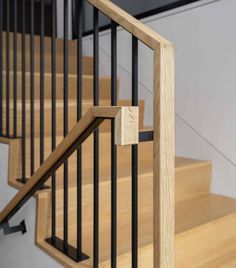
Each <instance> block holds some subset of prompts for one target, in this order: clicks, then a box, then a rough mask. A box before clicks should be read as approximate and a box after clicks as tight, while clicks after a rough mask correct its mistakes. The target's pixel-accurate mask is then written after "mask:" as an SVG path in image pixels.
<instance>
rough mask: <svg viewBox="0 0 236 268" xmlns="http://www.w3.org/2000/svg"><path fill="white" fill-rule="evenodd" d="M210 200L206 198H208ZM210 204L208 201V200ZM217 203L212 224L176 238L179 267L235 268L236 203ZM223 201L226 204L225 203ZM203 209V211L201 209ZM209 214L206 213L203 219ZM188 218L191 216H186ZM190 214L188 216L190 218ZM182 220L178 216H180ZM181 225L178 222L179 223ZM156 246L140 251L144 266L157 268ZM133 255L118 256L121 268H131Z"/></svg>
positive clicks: (104, 266)
mask: <svg viewBox="0 0 236 268" xmlns="http://www.w3.org/2000/svg"><path fill="white" fill-rule="evenodd" d="M205 200H206V198H205ZM206 201H207V200H206ZM209 202H210V204H211V203H212V202H214V204H215V205H214V209H215V211H217V210H218V209H219V210H222V211H224V213H218V212H217V213H216V214H215V213H214V209H213V206H212V208H211V210H210V211H209V214H212V215H213V217H212V219H209V215H206V218H208V222H206V223H204V224H201V225H198V226H196V227H194V228H192V229H189V230H187V231H183V232H181V233H178V234H177V235H176V265H175V267H176V268H188V267H191V268H192V267H193V268H234V267H236V228H235V224H236V213H234V212H235V209H236V208H235V200H232V199H228V198H226V197H219V198H218V197H217V196H214V197H213V198H212V197H211V198H210V200H209ZM221 202H223V205H222V204H221ZM198 210H200V208H198ZM204 214H205V211H204V212H202V216H203V215H204ZM186 215H187V214H186ZM189 216H190V214H189V215H187V217H189ZM177 218H178V215H177ZM176 225H178V223H176ZM152 260H153V245H152V244H149V245H147V246H144V247H140V248H139V265H140V267H149V268H152V267H153V262H152ZM130 261H131V254H130V252H128V253H126V254H123V255H121V256H119V257H118V259H117V262H118V265H117V267H122V268H129V267H130ZM109 265H110V261H106V262H103V263H101V264H100V267H102V268H108V267H110V266H109Z"/></svg>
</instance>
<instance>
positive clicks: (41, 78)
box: [40, 0, 45, 165]
mask: <svg viewBox="0 0 236 268" xmlns="http://www.w3.org/2000/svg"><path fill="white" fill-rule="evenodd" d="M44 8H45V0H41V6H40V9H41V12H40V165H41V164H42V163H43V161H44V19H45V18H44V12H45V10H44Z"/></svg>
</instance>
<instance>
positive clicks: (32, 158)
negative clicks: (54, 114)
mask: <svg viewBox="0 0 236 268" xmlns="http://www.w3.org/2000/svg"><path fill="white" fill-rule="evenodd" d="M30 14H31V25H30V159H31V164H30V172H31V175H33V174H34V0H31V6H30Z"/></svg>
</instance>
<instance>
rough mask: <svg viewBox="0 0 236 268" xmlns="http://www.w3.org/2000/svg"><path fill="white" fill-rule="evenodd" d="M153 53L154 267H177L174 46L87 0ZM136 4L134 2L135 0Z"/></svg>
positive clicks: (105, 3)
mask: <svg viewBox="0 0 236 268" xmlns="http://www.w3.org/2000/svg"><path fill="white" fill-rule="evenodd" d="M87 1H88V2H89V3H90V4H91V5H93V6H94V7H96V8H97V9H98V10H100V11H101V12H103V13H104V14H105V15H106V16H107V17H109V18H110V19H112V20H113V21H115V22H116V23H117V24H118V25H119V26H122V27H123V28H124V29H125V30H127V31H128V32H130V33H131V34H132V35H134V36H135V37H136V38H137V39H138V40H140V41H142V42H143V43H144V44H145V45H147V46H148V47H150V48H151V49H153V51H154V59H153V62H154V70H153V79H154V82H153V94H154V96H153V130H154V134H153V138H154V139H153V161H154V168H153V185H154V187H153V219H154V222H153V230H154V234H153V243H154V261H153V263H154V264H153V267H154V268H174V267H175V258H174V257H175V254H174V249H175V245H174V241H175V232H174V226H175V224H174V222H175V209H174V207H175V184H174V181H175V145H174V144H175V142H174V84H175V83H174V81H175V79H174V77H175V66H174V46H173V45H172V43H171V42H169V41H168V40H166V39H165V38H164V37H162V36H161V35H159V34H158V33H156V32H154V31H153V30H151V29H150V28H149V27H147V26H145V25H144V24H143V23H142V22H140V21H139V20H137V19H135V18H134V17H133V16H131V15H130V14H128V13H127V12H125V11H124V10H122V9H121V8H119V7H118V6H116V5H115V4H114V3H112V2H111V1H109V0H87ZM134 4H135V1H134Z"/></svg>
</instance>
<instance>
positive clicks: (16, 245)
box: [0, 144, 63, 268]
mask: <svg viewBox="0 0 236 268" xmlns="http://www.w3.org/2000/svg"><path fill="white" fill-rule="evenodd" d="M0 152H1V153H0V198H1V202H0V210H2V209H3V208H4V207H5V205H6V204H7V203H8V202H9V201H10V200H11V199H12V197H13V196H14V195H15V194H16V190H14V189H13V188H12V187H10V186H8V184H7V177H8V174H7V173H8V172H7V167H8V146H7V145H3V144H0ZM35 216H36V200H35V199H34V198H31V199H30V200H29V202H28V203H27V204H26V205H25V206H24V207H23V208H22V209H21V210H20V211H19V213H18V214H17V215H16V216H15V217H14V218H13V220H12V221H11V224H12V225H14V224H19V223H20V222H21V221H22V220H24V219H26V226H27V233H26V234H24V235H22V234H21V233H16V234H11V235H8V236H4V235H3V231H2V230H0V267H1V268H32V267H34V268H42V267H50V268H60V267H63V266H61V265H60V264H59V263H58V262H56V261H55V260H54V259H52V258H51V257H49V256H48V255H47V254H46V253H44V252H43V251H42V250H40V249H39V248H38V247H37V246H35Z"/></svg>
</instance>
